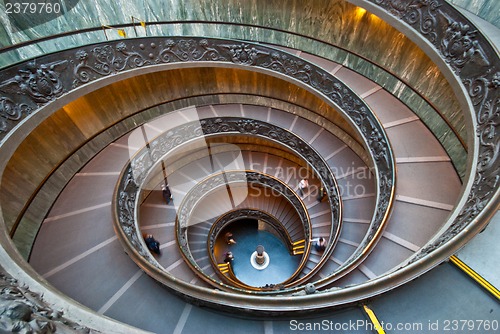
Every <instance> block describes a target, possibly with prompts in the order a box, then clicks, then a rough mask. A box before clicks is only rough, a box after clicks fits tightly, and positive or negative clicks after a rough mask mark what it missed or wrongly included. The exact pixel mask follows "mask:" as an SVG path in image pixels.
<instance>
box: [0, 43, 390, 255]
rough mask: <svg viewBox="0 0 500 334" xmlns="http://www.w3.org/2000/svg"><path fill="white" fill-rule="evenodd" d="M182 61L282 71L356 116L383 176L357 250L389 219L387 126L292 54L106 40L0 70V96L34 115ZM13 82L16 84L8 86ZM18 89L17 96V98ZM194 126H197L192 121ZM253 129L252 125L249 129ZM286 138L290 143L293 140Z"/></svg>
mask: <svg viewBox="0 0 500 334" xmlns="http://www.w3.org/2000/svg"><path fill="white" fill-rule="evenodd" d="M60 59H65V60H60ZM183 62H218V63H227V64H234V65H238V66H241V65H244V66H247V67H255V68H260V69H265V70H268V71H271V72H276V73H280V74H282V75H284V76H286V77H290V78H292V79H294V80H298V81H300V82H302V83H303V84H305V85H307V86H308V87H310V88H311V89H314V90H316V91H319V92H320V93H322V94H324V96H326V98H327V99H328V100H330V102H331V103H333V104H336V105H337V106H338V107H339V109H340V110H341V111H342V112H344V113H345V114H346V115H347V117H349V118H350V119H351V120H352V121H353V123H354V124H355V125H356V127H357V129H358V130H359V132H360V133H361V135H362V137H364V138H366V143H367V146H368V148H369V150H370V154H371V155H372V156H373V157H374V160H375V167H376V168H375V170H376V173H377V179H378V180H383V181H382V182H380V184H379V187H378V197H377V199H378V202H377V208H378V210H377V212H376V214H375V216H374V218H373V219H372V223H371V227H370V230H369V235H368V236H367V238H366V242H365V243H362V244H361V246H360V248H364V247H365V246H366V245H368V244H370V243H371V240H372V239H373V237H374V236H375V235H377V234H376V231H377V230H379V229H380V228H381V227H382V224H383V223H384V222H385V221H386V218H387V216H388V215H387V212H388V211H389V210H390V203H391V199H392V197H393V191H394V179H395V175H394V159H393V157H392V153H391V151H390V148H389V142H388V140H387V138H386V136H385V132H384V130H383V128H382V126H381V125H380V123H379V122H378V120H377V119H376V117H374V115H373V114H372V113H371V112H370V110H369V108H368V106H367V105H366V104H365V103H364V102H363V101H362V100H361V99H360V98H359V97H357V96H356V94H354V93H353V92H352V91H351V90H350V89H349V88H348V87H347V86H346V85H345V84H343V83H342V82H341V81H340V80H338V79H336V78H335V77H334V76H333V75H331V74H330V73H328V72H327V71H325V70H323V69H321V68H320V67H317V66H315V65H313V64H311V63H308V62H307V61H305V60H302V59H300V58H298V57H296V56H294V55H291V54H288V53H286V52H283V51H279V50H276V49H273V48H270V47H268V46H264V45H259V44H252V43H244V42H239V41H230V40H220V39H208V38H197V37H189V38H186V37H168V38H162V37H155V38H144V39H136V40H127V41H113V42H111V41H110V42H106V43H103V44H100V45H98V46H95V45H94V46H87V47H81V48H79V49H78V50H66V51H63V52H61V53H58V54H57V55H47V56H43V57H40V58H39V59H38V60H37V62H36V63H34V62H28V63H25V64H21V65H17V66H13V67H12V68H9V69H5V70H3V71H1V72H0V74H2V77H6V78H8V79H7V80H5V81H4V82H3V83H2V84H0V93H6V95H5V96H0V99H2V100H3V101H7V99H8V101H11V105H16V106H18V107H17V108H18V109H17V110H19V108H22V110H26V111H27V110H30V111H31V114H33V113H36V112H37V110H38V109H40V108H41V107H43V106H44V105H46V104H48V103H50V102H51V101H53V100H55V99H56V98H58V97H61V96H62V95H64V94H66V93H69V92H71V91H72V90H74V89H77V88H78V87H81V86H83V85H85V84H89V83H91V82H93V81H95V80H99V79H102V78H104V77H107V76H110V75H113V74H117V73H120V72H125V71H129V70H133V69H137V68H142V67H147V66H155V65H159V64H173V63H183ZM11 87H14V88H15V89H14V90H12V89H11ZM19 92H21V95H22V98H19V94H18V93H19ZM17 115H19V117H16V118H15V120H14V118H11V119H10V121H9V122H3V123H1V125H2V127H3V130H4V132H1V131H0V139H1V138H3V137H4V136H5V135H6V133H7V132H8V131H10V130H11V129H12V128H13V127H14V126H15V123H16V122H20V121H23V120H24V119H25V118H26V117H27V116H28V113H27V112H24V113H19V112H18V113H17ZM215 125H216V124H214V126H215ZM240 126H241V127H242V129H241V132H242V133H243V132H245V130H244V128H245V126H251V124H245V122H244V121H242V122H241V124H240ZM259 127H260V129H263V128H264V127H265V126H264V125H263V124H262V125H260V126H259ZM192 130H193V131H197V130H200V129H199V128H198V129H197V127H196V125H193V129H192ZM258 130H259V129H257V128H254V131H258ZM186 135H188V134H186V133H183V134H178V136H180V137H181V138H176V137H175V136H174V137H172V138H171V139H168V140H169V141H170V140H171V144H172V145H174V144H175V141H176V140H182V137H185V136H186ZM277 135H278V137H277V138H276V140H278V141H283V142H285V141H287V140H289V138H287V136H289V135H288V134H283V133H282V134H277ZM279 136H281V138H280V137H279ZM165 140H167V139H165ZM290 144H291V145H293V144H294V142H293V140H292V141H291V142H290ZM159 147H160V148H161V150H164V149H163V148H164V147H167V146H159ZM298 149H299V150H300V149H301V148H300V147H299V148H298ZM156 154H160V155H161V154H163V152H161V151H159V152H151V154H148V156H147V157H144V159H143V161H142V162H141V164H136V163H134V169H135V171H134V175H135V174H136V172H140V169H141V168H147V167H148V166H149V165H150V164H151V163H152V161H148V159H154V156H155V155H156ZM299 154H301V152H300V151H299ZM318 172H319V174H320V175H323V176H324V175H325V174H326V173H327V169H326V168H323V167H320V168H319V169H318ZM326 186H327V191H329V192H330V193H331V192H332V191H333V184H327V185H326ZM333 243H334V242H333ZM333 243H331V244H333Z"/></svg>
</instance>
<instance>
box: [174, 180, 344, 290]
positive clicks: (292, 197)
mask: <svg viewBox="0 0 500 334" xmlns="http://www.w3.org/2000/svg"><path fill="white" fill-rule="evenodd" d="M238 184H243V185H244V186H245V187H248V188H252V189H253V188H254V187H255V186H257V187H262V188H267V189H271V190H272V192H273V193H277V195H278V196H280V197H282V198H283V199H284V200H286V201H287V202H288V203H289V204H290V205H291V206H292V207H293V208H294V210H295V212H296V214H297V216H298V217H299V218H300V224H301V227H302V230H303V235H304V237H305V238H307V239H309V238H310V237H311V232H312V227H311V220H310V218H309V214H308V213H307V208H306V207H305V205H304V203H303V202H302V200H300V198H299V197H298V196H297V194H296V193H295V192H294V191H293V189H292V188H290V187H289V186H288V185H286V184H285V183H284V182H283V181H280V180H278V179H276V178H275V177H272V176H270V175H268V174H264V173H260V172H255V171H225V172H222V173H218V174H216V175H213V176H209V177H208V178H206V179H205V180H203V181H201V182H199V183H198V184H197V185H195V186H194V187H193V188H192V189H191V190H190V191H189V192H188V193H187V194H186V196H185V197H184V199H183V201H182V203H181V204H180V206H179V210H178V212H179V214H178V215H177V220H176V237H177V244H178V246H179V248H180V251H181V254H182V255H183V257H184V259H185V260H186V262H187V263H188V264H189V265H190V267H191V268H192V269H193V271H194V272H195V273H196V274H197V275H199V276H200V277H201V278H202V279H203V280H205V281H206V282H207V283H210V284H213V285H214V286H215V287H218V288H220V287H221V285H220V282H218V281H216V280H214V279H213V278H211V277H210V276H209V275H207V274H206V273H205V272H204V271H203V269H202V268H201V267H200V266H199V265H198V263H197V262H196V260H195V259H194V257H193V255H192V253H191V250H190V247H189V238H188V236H189V227H190V226H192V222H191V220H192V219H191V214H192V213H193V212H195V211H196V209H197V205H198V203H199V202H200V201H201V200H206V198H209V197H210V195H211V193H212V192H213V191H216V190H217V189H220V188H221V187H225V186H230V188H233V187H234V186H238ZM336 205H339V203H338V202H337V203H333V204H332V206H336ZM249 212H253V213H254V214H256V215H257V213H258V214H260V215H262V214H263V212H262V211H260V210H248V209H247V210H240V209H236V210H235V211H232V212H229V213H228V214H225V215H224V216H223V217H225V218H226V219H223V220H220V219H221V218H222V217H221V218H219V223H216V224H213V225H212V227H211V229H210V231H209V233H208V234H207V252H208V254H209V256H210V257H211V259H212V263H214V264H215V263H216V262H217V261H216V260H215V259H214V258H213V249H214V246H215V240H216V237H217V236H218V234H219V232H220V230H221V229H222V228H223V227H224V226H225V224H227V223H229V222H231V221H233V220H234V219H237V218H241V216H242V214H244V213H249ZM267 216H268V217H270V218H271V219H272V220H271V222H272V221H273V220H275V221H276V228H277V229H278V231H279V230H281V231H283V232H284V236H285V238H287V239H288V240H290V237H289V235H288V233H287V232H286V230H285V229H284V228H283V227H281V228H279V226H281V224H280V223H279V221H277V219H275V218H272V216H269V215H267ZM210 218H213V217H207V219H205V217H203V214H202V213H201V214H196V219H197V220H199V221H206V220H208V219H210ZM227 219H229V220H230V221H228V220H227ZM221 221H222V224H221V223H220V222H221ZM285 240H286V239H285ZM290 243H291V241H290ZM309 252H310V247H309V246H307V247H306V249H305V253H304V256H303V257H302V260H301V261H300V263H299V265H298V266H297V269H296V270H295V272H294V273H293V274H292V275H291V276H290V278H289V279H287V280H286V281H285V282H290V281H292V280H293V278H295V277H296V276H297V275H298V274H299V273H300V272H301V270H302V269H303V268H304V266H305V264H306V263H307V258H308V256H309ZM285 282H283V283H285ZM251 290H257V291H260V290H264V289H261V288H257V289H255V288H251Z"/></svg>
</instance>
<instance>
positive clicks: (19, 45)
mask: <svg viewBox="0 0 500 334" xmlns="http://www.w3.org/2000/svg"><path fill="white" fill-rule="evenodd" d="M137 24H138V23H124V24H118V25H111V26H110V27H113V28H116V29H123V28H128V27H130V28H134V30H135V27H136V26H137ZM145 24H146V26H147V27H148V28H149V27H151V26H165V25H166V26H169V25H178V24H185V25H196V24H199V25H209V26H210V25H217V26H229V27H232V26H245V27H248V28H249V29H262V30H264V31H269V32H270V33H269V34H267V35H271V34H272V33H271V32H278V33H283V34H287V35H291V36H296V37H299V38H307V39H308V40H310V41H314V42H316V43H321V44H324V45H328V46H329V47H331V48H334V49H335V50H342V52H341V53H343V52H346V53H348V54H350V58H353V59H359V60H360V61H361V62H367V63H369V64H370V65H371V66H373V67H375V68H377V69H378V70H379V71H380V72H381V73H383V74H382V75H377V76H375V77H374V78H371V79H372V80H375V81H377V79H380V78H382V77H386V76H389V77H394V78H395V79H396V80H398V81H399V82H400V83H401V84H402V85H404V86H405V87H406V88H407V89H409V90H411V91H412V93H413V94H415V95H416V96H418V98H419V99H421V100H422V101H423V102H424V104H425V105H427V106H429V108H430V109H431V110H433V112H434V113H435V114H436V115H437V116H438V117H439V118H440V120H441V121H442V123H443V124H445V126H446V127H447V128H448V129H449V130H450V131H451V132H452V133H453V137H454V138H456V140H457V141H458V142H459V143H460V145H462V147H463V151H464V152H465V153H466V152H467V144H466V143H465V142H464V139H463V138H462V136H461V135H460V134H459V132H458V130H457V129H456V128H455V127H454V126H453V125H452V124H451V123H450V121H449V120H448V118H447V117H445V116H444V115H443V114H442V113H441V111H440V110H439V109H438V108H437V107H436V106H435V105H434V104H433V103H432V102H431V101H430V100H429V99H428V98H427V97H425V96H423V95H422V94H421V93H420V92H418V91H417V90H415V89H414V88H413V87H412V86H411V84H409V83H408V82H407V81H406V80H405V78H404V77H402V76H401V75H399V74H398V73H395V72H394V71H391V69H388V68H382V67H380V65H378V64H376V63H375V62H373V61H372V60H371V59H369V58H367V57H365V56H364V55H363V54H358V53H353V52H352V51H351V50H348V49H346V48H344V47H342V46H341V45H334V44H332V43H330V42H328V41H324V40H321V39H318V38H315V37H314V36H306V35H302V34H299V33H297V32H293V31H286V30H282V29H277V28H273V27H268V26H261V25H255V24H243V23H241V22H240V23H234V22H222V21H218V22H207V21H196V20H184V21H181V22H178V21H154V22H145ZM89 33H96V34H100V38H95V37H96V36H93V37H94V38H95V40H94V41H93V43H101V42H105V36H104V33H103V32H102V27H101V26H99V27H90V28H86V29H80V30H75V31H70V32H63V33H61V34H57V35H53V36H45V37H41V38H38V39H32V40H29V41H24V42H20V43H17V44H15V45H10V46H6V47H3V48H0V54H2V55H4V56H7V55H8V54H9V53H16V55H17V54H18V51H19V50H21V54H22V53H23V52H22V50H23V48H30V49H31V50H33V45H35V46H37V47H38V46H39V44H40V43H42V44H43V43H44V42H46V41H52V42H54V43H55V44H54V45H57V46H58V47H60V46H61V45H63V44H64V43H62V42H60V41H58V39H66V38H67V37H68V36H73V35H76V36H78V35H83V34H84V35H86V36H87V38H84V39H83V40H86V41H87V40H89V38H90V39H91V38H92V37H89V36H88V34H89ZM152 33H153V32H152V31H151V29H149V32H148V33H147V35H148V36H153V34H152ZM264 35H266V34H264ZM78 37H80V36H78ZM135 37H137V36H135ZM261 42H262V41H261ZM263 42H270V41H263ZM85 44H89V43H88V42H86V43H85ZM71 47H81V45H73V46H71ZM42 49H43V48H40V50H42ZM55 51H60V49H57V50H50V51H48V52H46V53H52V52H55ZM334 53H335V52H332V54H334ZM36 56H39V55H33V56H32V57H33V58H35V57H36ZM7 58H8V57H5V59H7ZM19 60H21V59H19ZM24 60H25V61H26V59H24ZM331 60H333V61H336V60H335V59H331ZM357 62H358V61H354V63H357ZM10 65H14V62H13V63H12V64H6V65H0V68H1V67H6V66H10ZM347 66H348V65H347ZM350 68H351V69H352V70H354V71H356V72H358V73H360V71H359V69H357V68H353V67H350ZM360 74H363V73H360ZM377 83H379V84H380V85H381V86H384V83H385V82H377ZM410 108H411V107H410ZM414 112H417V113H418V111H416V110H414ZM423 121H424V122H425V123H426V124H427V125H428V126H429V125H432V124H429V121H428V120H426V119H425V118H423ZM431 131H433V130H432V129H431ZM433 133H434V134H435V135H437V133H435V132H434V131H433ZM452 161H453V162H454V164H460V163H459V162H458V161H457V162H455V161H454V159H453V157H452ZM456 168H457V169H459V170H461V166H456Z"/></svg>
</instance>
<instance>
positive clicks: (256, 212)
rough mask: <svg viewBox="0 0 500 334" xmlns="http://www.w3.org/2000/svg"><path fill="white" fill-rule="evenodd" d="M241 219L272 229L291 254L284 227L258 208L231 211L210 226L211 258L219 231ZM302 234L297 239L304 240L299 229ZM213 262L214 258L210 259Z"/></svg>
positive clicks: (288, 234) (288, 237)
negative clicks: (256, 221) (259, 222)
mask: <svg viewBox="0 0 500 334" xmlns="http://www.w3.org/2000/svg"><path fill="white" fill-rule="evenodd" d="M241 219H254V220H260V221H263V222H265V223H266V224H267V225H268V226H269V227H271V228H272V229H273V231H274V232H273V234H275V235H277V236H278V237H279V239H280V240H281V241H282V242H283V243H284V245H285V246H286V247H287V248H288V252H289V253H290V254H292V253H293V247H292V243H293V240H292V238H291V236H290V233H289V231H288V230H287V229H286V227H285V226H284V225H283V224H282V223H281V222H280V221H279V219H278V218H276V216H274V215H272V214H270V213H269V212H266V211H264V210H262V209H258V208H237V209H234V210H231V211H229V212H227V213H225V214H223V215H222V216H220V217H219V218H217V220H216V221H215V222H214V223H213V224H212V227H211V228H210V231H209V232H208V240H207V249H208V253H209V254H210V255H211V256H212V255H213V254H214V252H213V251H214V246H215V242H216V240H218V238H219V234H220V231H222V230H223V229H224V228H226V226H228V225H229V224H231V223H233V222H235V221H237V220H241ZM300 231H301V232H302V233H301V234H300V237H299V238H298V239H303V238H304V230H303V229H300ZM212 259H213V260H214V262H216V261H215V258H212Z"/></svg>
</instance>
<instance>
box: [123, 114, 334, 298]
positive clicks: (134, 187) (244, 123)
mask: <svg viewBox="0 0 500 334" xmlns="http://www.w3.org/2000/svg"><path fill="white" fill-rule="evenodd" d="M232 134H248V135H252V136H258V137H262V138H266V139H268V140H272V141H276V142H278V143H281V144H282V145H284V146H285V147H287V148H288V149H290V150H292V151H293V152H295V153H296V154H297V155H298V156H300V157H301V158H302V159H304V160H305V161H306V162H307V163H308V164H309V166H310V167H311V168H312V169H313V170H314V171H315V173H316V174H317V175H318V177H319V179H320V180H321V182H322V184H323V185H324V186H325V190H326V193H327V194H326V197H327V198H328V201H329V203H330V207H331V225H330V237H329V239H328V248H327V250H326V251H325V252H324V254H323V256H322V257H321V259H320V261H319V263H318V264H316V266H315V267H314V268H313V270H311V271H310V272H309V273H308V274H306V275H305V276H303V277H301V278H300V279H299V280H297V281H296V282H293V285H295V284H300V283H302V282H304V281H306V280H307V279H308V278H309V277H311V276H312V275H313V274H315V273H316V272H317V270H319V269H320V268H321V266H322V264H323V263H324V262H325V261H326V260H327V258H328V257H329V255H330V254H331V252H332V251H333V249H334V247H335V244H336V241H337V240H338V236H339V233H340V222H341V215H342V204H341V202H340V195H339V190H338V185H337V182H336V180H335V178H334V177H333V173H332V171H331V170H330V167H329V166H328V164H327V163H326V162H325V161H324V160H323V158H322V157H321V156H320V155H319V154H318V153H317V152H316V151H314V149H312V148H311V147H310V146H309V145H308V144H307V143H305V142H304V141H303V140H302V139H300V138H299V137H298V136H296V135H295V134H293V133H291V132H289V131H287V130H285V129H282V128H280V127H278V126H276V125H272V124H268V123H265V122H262V121H258V120H252V119H246V118H239V117H219V118H206V119H202V120H200V121H195V122H190V123H186V124H184V125H182V126H177V127H175V128H173V129H170V130H169V131H167V132H165V133H163V134H161V135H159V136H158V137H157V138H155V139H154V140H152V141H151V142H150V143H149V144H148V145H147V147H145V148H143V149H141V150H140V151H139V152H138V153H136V155H135V156H134V158H133V159H132V160H131V161H130V163H129V164H128V165H127V166H126V167H125V169H124V171H123V172H122V177H121V178H120V181H119V183H118V186H117V200H116V203H115V207H116V217H117V222H116V223H117V229H118V231H119V236H121V237H122V239H123V240H124V242H125V244H126V247H132V249H133V250H136V251H137V254H138V255H139V256H138V257H134V258H136V259H138V261H142V260H141V257H145V258H146V259H147V260H148V262H149V263H150V264H151V265H153V266H155V267H157V268H160V266H159V264H158V263H157V262H156V260H155V259H154V258H153V257H152V255H151V254H150V253H149V252H148V251H147V249H146V246H145V244H144V241H143V240H142V237H141V236H140V233H138V230H139V227H138V221H137V218H136V217H137V208H136V207H137V205H138V204H137V194H138V192H139V191H140V189H141V188H142V184H143V183H144V181H145V180H146V179H147V175H148V173H149V172H150V170H152V168H153V167H154V165H155V164H157V163H159V161H160V160H161V159H162V157H164V156H165V155H167V154H168V153H169V152H170V151H171V150H173V149H175V148H177V147H179V146H180V145H182V144H183V143H185V142H188V141H191V140H194V139H196V138H200V137H203V136H210V135H232ZM192 204H194V203H192ZM188 207H189V208H191V207H193V206H192V205H189V206H187V205H182V207H181V208H180V210H179V212H178V217H179V218H178V220H179V221H185V219H184V217H185V216H187V215H188V214H189V210H190V209H188ZM181 228H182V226H181ZM180 235H183V233H180ZM178 244H179V246H180V247H181V248H182V247H187V240H186V239H184V238H179V240H178ZM183 254H184V252H183ZM186 259H187V260H188V262H187V263H188V264H189V265H190V266H191V267H192V269H195V268H196V264H195V263H194V262H193V261H191V259H190V258H189V257H188V256H187V257H186ZM228 288H231V287H228Z"/></svg>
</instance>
